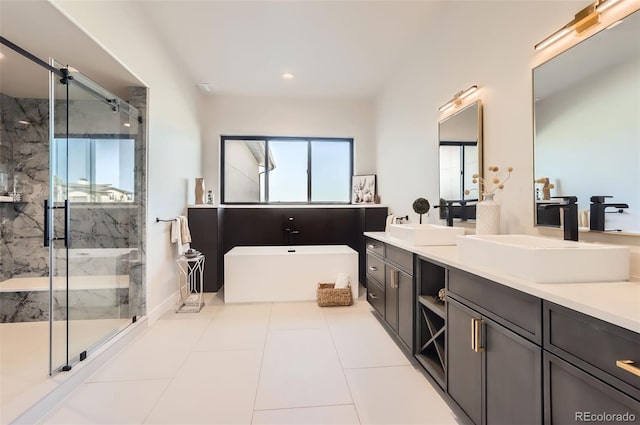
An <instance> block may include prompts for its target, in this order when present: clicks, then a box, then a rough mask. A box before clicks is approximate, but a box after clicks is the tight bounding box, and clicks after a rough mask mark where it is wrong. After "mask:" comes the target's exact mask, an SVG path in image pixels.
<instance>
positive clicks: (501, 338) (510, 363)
mask: <svg viewBox="0 0 640 425" xmlns="http://www.w3.org/2000/svg"><path fill="white" fill-rule="evenodd" d="M483 321H484V335H485V338H484V350H485V374H484V382H485V385H484V389H485V391H486V393H485V404H486V423H487V424H541V423H542V349H541V348H540V347H538V346H537V345H535V344H532V343H531V342H529V341H527V340H526V339H524V338H522V337H521V336H518V335H516V334H515V333H513V332H511V331H510V330H508V329H507V328H505V327H503V326H501V325H498V324H497V323H495V322H493V321H491V320H488V319H486V318H483Z"/></svg>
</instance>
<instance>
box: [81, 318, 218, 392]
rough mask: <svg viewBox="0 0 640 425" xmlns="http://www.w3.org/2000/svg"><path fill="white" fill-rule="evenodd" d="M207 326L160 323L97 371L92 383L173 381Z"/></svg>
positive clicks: (194, 322) (202, 323)
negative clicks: (146, 380) (144, 380)
mask: <svg viewBox="0 0 640 425" xmlns="http://www.w3.org/2000/svg"><path fill="white" fill-rule="evenodd" d="M182 322H184V323H182ZM207 325H208V321H207V320H197V319H194V320H188V321H182V320H158V321H157V322H156V323H155V324H154V325H153V326H152V327H151V328H149V330H148V331H147V332H145V334H144V335H142V336H141V337H140V338H139V339H138V340H136V341H135V342H133V343H132V344H131V345H130V346H129V347H127V348H125V349H124V350H123V351H122V352H121V353H119V354H118V356H117V357H115V358H114V359H112V360H111V361H110V362H109V363H107V364H106V365H105V366H104V367H102V368H101V369H100V370H99V371H98V372H96V373H95V374H94V375H93V376H92V377H91V378H90V381H91V382H105V381H126V380H134V379H161V378H171V377H173V376H174V375H175V374H176V371H177V370H178V368H180V366H181V365H182V363H183V362H184V359H185V358H186V357H187V355H188V354H189V351H190V350H191V349H192V348H193V346H194V345H195V343H196V342H197V341H198V339H199V338H200V336H201V335H202V334H203V332H204V331H205V329H206V327H207Z"/></svg>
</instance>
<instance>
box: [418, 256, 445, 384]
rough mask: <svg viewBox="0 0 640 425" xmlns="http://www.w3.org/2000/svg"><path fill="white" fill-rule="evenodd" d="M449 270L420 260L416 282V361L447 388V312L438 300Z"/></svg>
mask: <svg viewBox="0 0 640 425" xmlns="http://www.w3.org/2000/svg"><path fill="white" fill-rule="evenodd" d="M445 281H446V269H445V268H444V267H443V266H440V265H438V264H434V263H432V262H430V261H427V260H425V259H423V258H418V276H417V279H416V291H417V293H416V300H417V303H416V318H415V319H416V352H415V353H414V354H415V356H416V359H418V361H419V362H420V364H422V366H423V367H424V368H425V369H426V370H427V372H429V374H430V375H431V376H432V377H433V378H434V379H435V380H436V382H437V383H438V384H439V385H440V386H441V387H442V388H443V389H445V376H446V370H447V362H446V358H447V357H446V351H445V350H446V346H445V341H446V338H445V337H446V309H445V304H444V302H442V301H440V299H439V298H438V292H439V291H440V290H441V289H444V287H445Z"/></svg>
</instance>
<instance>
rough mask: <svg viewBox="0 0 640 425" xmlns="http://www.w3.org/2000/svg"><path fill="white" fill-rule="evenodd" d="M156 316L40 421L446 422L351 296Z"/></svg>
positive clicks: (214, 306)
mask: <svg viewBox="0 0 640 425" xmlns="http://www.w3.org/2000/svg"><path fill="white" fill-rule="evenodd" d="M208 295H209V296H208V297H207V306H206V307H204V308H203V310H202V311H201V312H200V313H198V314H193V313H192V314H187V313H184V314H175V313H172V312H171V313H167V314H166V315H165V316H163V317H162V318H161V319H160V320H158V321H157V322H156V323H155V324H154V325H153V326H151V327H150V328H149V329H148V330H146V331H145V333H144V334H143V335H141V336H140V337H139V338H138V339H136V340H135V341H134V342H133V343H131V344H130V345H129V346H127V347H126V348H125V349H123V350H122V351H121V352H120V353H118V354H117V355H116V356H115V357H114V358H113V359H111V360H110V361H109V362H108V363H107V364H106V365H105V366H103V367H102V368H101V369H100V370H98V371H97V372H96V373H95V374H94V375H93V376H92V377H91V378H90V379H89V380H88V381H87V382H85V383H84V384H82V385H81V386H80V387H79V388H78V389H76V390H75V391H74V393H72V394H71V395H70V396H69V397H68V398H67V399H66V400H64V401H63V402H62V403H61V404H60V405H59V406H58V407H57V408H56V409H55V410H54V411H53V412H51V413H50V414H49V415H48V416H47V417H46V418H45V419H44V420H43V422H42V423H45V424H136V423H138V424H143V423H144V424H197V423H201V424H297V425H300V424H326V425H329V424H360V423H362V424H457V423H458V422H457V421H456V417H455V415H454V413H453V412H452V411H451V409H450V408H449V407H448V406H447V404H446V403H445V402H444V401H443V400H442V399H441V398H440V396H439V395H438V393H437V392H436V391H435V390H434V389H433V388H432V387H431V385H430V384H429V382H428V381H427V379H426V378H425V377H424V376H423V375H422V372H421V371H420V370H419V366H416V364H415V363H413V362H412V361H411V360H410V359H409V358H408V357H407V356H405V355H404V354H403V352H402V351H401V350H400V349H399V348H398V347H397V346H396V344H395V342H394V341H393V339H392V338H391V337H390V336H389V335H388V334H387V332H386V331H385V330H384V328H383V327H382V325H381V324H380V323H379V322H378V320H377V319H376V318H375V317H374V315H373V313H372V311H371V310H370V308H369V305H368V304H367V303H366V301H364V299H363V298H361V300H360V301H359V302H358V303H356V305H354V306H352V307H340V308H319V307H318V306H317V305H316V304H315V303H312V302H301V303H273V304H231V305H224V304H223V303H222V302H221V298H220V296H221V295H222V294H221V293H219V294H208Z"/></svg>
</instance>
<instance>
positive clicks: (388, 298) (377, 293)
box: [366, 239, 414, 352]
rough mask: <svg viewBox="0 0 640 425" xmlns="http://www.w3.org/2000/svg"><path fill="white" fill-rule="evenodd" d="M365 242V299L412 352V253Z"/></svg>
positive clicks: (370, 241) (369, 240) (372, 242)
mask: <svg viewBox="0 0 640 425" xmlns="http://www.w3.org/2000/svg"><path fill="white" fill-rule="evenodd" d="M366 244H367V265H366V273H367V300H368V301H369V303H370V304H371V305H372V306H373V307H374V308H375V309H376V311H377V312H378V313H380V316H382V318H384V320H385V322H386V323H387V324H388V325H389V326H390V327H391V329H392V330H393V331H394V332H395V333H396V334H397V335H398V337H399V338H400V341H402V343H403V344H404V346H405V348H407V349H408V350H410V352H413V334H414V328H413V326H414V285H413V254H412V253H410V252H408V251H405V250H402V249H400V248H396V247H394V246H392V245H388V244H384V243H382V242H378V241H376V240H373V239H367V242H366ZM380 298H382V299H380Z"/></svg>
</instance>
